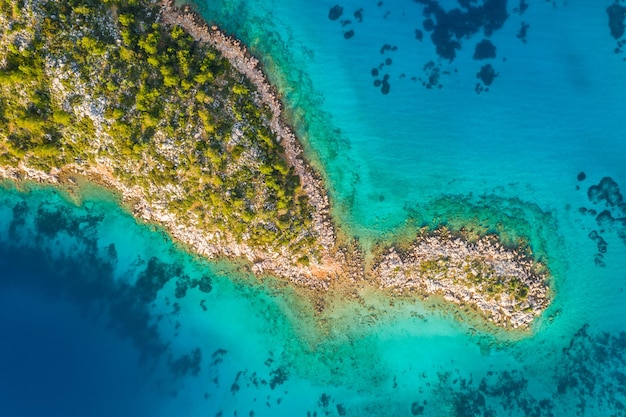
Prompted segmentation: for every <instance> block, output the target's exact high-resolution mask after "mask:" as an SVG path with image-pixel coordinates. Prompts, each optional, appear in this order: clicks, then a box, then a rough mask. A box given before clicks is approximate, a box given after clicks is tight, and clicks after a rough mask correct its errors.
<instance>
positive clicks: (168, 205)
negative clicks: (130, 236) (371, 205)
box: [0, 0, 550, 328]
mask: <svg viewBox="0 0 626 417" xmlns="http://www.w3.org/2000/svg"><path fill="white" fill-rule="evenodd" d="M4 3H7V2H6V1H5V2H4ZM9 3H11V2H8V3H7V4H9ZM74 3H78V4H72V5H69V4H65V3H64V2H58V3H57V2H46V1H43V0H32V1H26V2H25V7H24V8H22V9H21V10H18V9H16V8H9V9H8V8H7V7H3V10H2V12H0V19H1V20H0V24H1V25H2V27H6V28H8V30H7V31H5V32H3V33H2V35H1V38H0V50H6V51H7V52H5V53H0V77H1V78H2V80H0V81H5V82H4V83H0V85H2V87H1V88H0V93H1V94H0V100H3V101H4V102H11V103H14V104H13V105H12V106H7V108H6V109H5V110H4V111H3V113H2V114H1V115H0V176H1V177H3V178H6V179H10V180H13V181H18V182H19V181H24V180H30V181H37V182H41V183H46V184H55V185H64V186H66V185H71V184H72V183H74V182H76V181H77V180H79V179H80V178H86V179H87V180H89V181H94V182H97V183H100V184H102V185H105V186H106V187H107V188H109V189H111V190H113V191H115V192H116V193H118V194H119V195H120V196H121V198H122V200H123V202H124V204H126V205H127V206H128V207H129V208H130V209H131V210H132V212H133V213H134V214H135V216H136V217H138V218H141V219H143V220H145V221H147V222H151V223H156V224H158V225H160V226H162V227H164V228H165V229H166V230H167V231H168V232H169V233H170V234H171V235H172V236H173V237H174V238H175V239H177V240H178V241H180V242H181V243H183V244H185V245H187V246H188V247H189V248H190V249H191V250H193V251H194V252H196V253H198V254H199V255H201V256H205V257H208V258H213V259H215V258H230V259H236V260H243V261H244V262H245V263H247V264H248V265H250V268H251V270H252V271H253V272H254V273H255V274H256V275H258V276H262V275H272V276H276V277H278V278H280V279H283V280H286V281H289V282H292V283H294V284H296V285H298V286H299V287H302V288H308V289H312V290H313V292H314V293H315V294H316V297H322V298H323V297H324V293H326V292H332V291H333V290H334V289H336V288H339V287H343V288H345V287H353V288H357V287H359V286H362V285H365V284H366V283H370V284H373V285H374V286H376V287H378V288H379V289H380V290H381V291H386V292H388V293H389V296H390V297H395V296H397V295H398V294H404V295H408V296H428V295H430V294H435V295H439V296H443V297H444V298H445V299H446V300H449V301H451V302H454V303H457V304H462V305H465V306H468V307H471V308H473V309H475V310H477V311H478V312H479V313H481V314H483V315H484V316H485V317H486V318H487V319H488V320H490V321H492V322H494V323H496V324H498V325H501V326H505V327H514V328H517V327H522V328H523V327H527V326H528V325H529V324H530V323H531V322H532V321H533V319H534V318H535V317H536V316H538V315H539V314H541V312H542V311H543V310H544V309H545V308H546V307H547V305H548V304H549V302H550V292H549V288H548V272H547V269H546V268H545V267H544V266H543V265H541V264H539V263H538V262H537V261H536V260H534V259H533V256H532V253H530V252H529V251H527V250H523V249H522V247H521V246H520V247H519V248H509V247H506V246H504V245H503V244H502V243H500V241H499V240H498V238H497V237H496V236H480V237H470V236H469V235H467V234H465V233H463V232H456V233H452V232H451V231H448V230H444V229H439V230H434V231H433V230H422V231H421V232H419V233H417V235H416V237H415V240H414V241H412V242H409V243H402V244H400V243H395V244H393V245H392V244H391V243H389V244H387V245H386V247H385V245H384V244H383V247H382V249H380V250H379V251H377V252H376V254H373V253H364V251H363V250H362V249H361V248H360V246H359V244H358V242H357V241H356V240H355V239H351V238H349V237H343V234H342V233H340V228H339V226H338V225H337V224H336V223H335V222H334V221H333V218H332V216H331V206H330V202H329V199H328V195H327V192H326V190H325V187H324V183H323V181H322V178H321V176H320V175H319V174H318V173H317V172H316V171H315V170H314V169H313V168H312V167H311V166H310V165H309V164H308V163H307V161H306V159H305V157H304V155H303V150H302V147H301V145H300V143H299V142H298V139H297V138H296V136H295V135H294V133H293V131H292V129H291V128H290V127H289V125H288V124H287V122H286V118H285V116H284V112H283V107H282V104H281V101H280V100H281V97H280V94H279V93H278V92H277V91H275V89H274V88H273V87H272V86H271V85H270V83H269V82H268V80H267V77H266V76H265V74H264V73H263V68H262V66H261V64H260V63H259V60H258V59H256V58H255V57H254V56H252V55H251V54H250V52H249V51H248V50H247V48H246V47H245V46H244V45H242V44H241V42H240V41H238V40H237V39H235V38H233V37H231V36H228V35H227V34H225V33H223V32H221V31H220V30H219V29H218V28H217V27H215V26H209V25H207V24H206V23H205V22H204V20H203V19H202V18H201V16H200V15H198V14H197V13H195V12H194V11H193V10H192V9H190V8H189V7H188V6H184V7H177V6H176V5H175V4H174V3H173V1H171V0H167V1H163V2H161V3H158V4H156V3H151V2H139V1H136V2H128V3H132V4H128V3H126V2H117V1H112V2H109V4H107V5H104V4H101V3H92V2H89V1H84V4H83V3H81V2H74ZM9 5H10V4H9ZM4 6H6V4H5V5H4ZM35 31H39V32H40V33H42V34H43V35H42V36H35ZM70 44H72V45H77V48H76V50H74V49H69V47H68V46H69V45H70ZM72 48H73V47H72ZM7 81H10V82H11V83H8V82H7ZM366 260H367V261H366Z"/></svg>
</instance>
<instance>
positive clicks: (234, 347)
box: [0, 0, 626, 416]
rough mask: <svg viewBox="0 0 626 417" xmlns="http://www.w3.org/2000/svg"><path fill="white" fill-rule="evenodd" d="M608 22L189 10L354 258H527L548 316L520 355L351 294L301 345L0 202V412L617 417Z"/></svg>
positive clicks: (509, 8) (224, 1)
mask: <svg viewBox="0 0 626 417" xmlns="http://www.w3.org/2000/svg"><path fill="white" fill-rule="evenodd" d="M379 4H380V5H379ZM463 4H465V5H464V6H463ZM612 4H613V2H612V1H593V2H591V1H586V2H585V1H572V0H569V1H562V0H560V1H552V2H549V1H544V0H532V1H530V0H529V1H521V2H520V1H508V2H504V1H500V0H491V1H488V2H487V6H489V7H487V8H485V7H483V6H484V5H485V2H484V1H481V0H476V1H469V2H465V3H464V2H457V1H453V0H447V1H438V2H437V1H427V0H419V1H408V0H393V1H390V0H383V1H382V2H380V3H379V2H378V1H376V0H373V1H366V2H364V1H354V0H350V1H315V2H301V1H286V0H264V1H249V0H246V1H244V0H216V1H206V2H204V1H198V7H199V9H200V11H201V12H202V13H203V15H204V16H205V17H206V18H207V19H208V20H210V21H212V22H213V23H217V24H219V25H220V26H221V27H222V28H223V29H225V30H226V31H227V32H229V33H232V34H234V35H235V36H237V37H239V38H241V39H243V41H244V42H245V43H247V44H248V45H251V47H252V49H253V51H254V52H255V53H256V54H257V55H258V56H259V57H260V58H261V59H262V61H263V62H264V65H265V68H266V70H267V71H268V73H269V75H270V77H271V78H272V81H274V82H275V83H276V84H277V85H279V88H280V90H281V92H282V93H283V94H284V97H285V104H286V105H287V107H288V109H289V110H290V115H291V117H292V121H293V123H294V125H295V127H296V129H297V130H298V132H299V134H300V135H301V137H302V138H303V141H304V145H305V148H306V151H307V154H308V156H309V157H310V158H311V160H313V162H314V164H315V165H316V166H317V167H318V168H319V169H320V170H321V171H322V172H323V174H324V176H325V178H326V180H327V184H328V186H329V188H330V191H331V194H332V197H333V205H334V214H335V215H336V216H337V218H338V219H340V220H341V222H342V224H344V225H345V226H346V227H348V228H349V229H350V231H351V232H352V233H354V234H356V235H359V236H360V238H361V240H362V242H363V243H364V244H365V245H367V244H369V243H371V242H375V241H377V240H380V239H385V240H387V241H391V240H393V237H394V234H396V233H397V230H398V228H401V227H403V225H405V224H406V223H407V222H409V223H410V224H413V225H417V226H419V225H426V224H429V225H433V224H445V225H448V226H451V227H461V226H464V225H471V227H475V228H482V229H484V230H491V231H495V232H498V233H500V234H501V235H502V236H504V237H505V238H508V239H511V240H515V239H516V238H518V237H520V236H522V237H526V238H527V239H529V241H530V245H531V247H532V249H533V250H534V251H535V253H536V254H537V255H538V256H539V257H540V258H541V259H542V260H543V261H544V262H546V263H547V264H548V266H549V267H550V268H551V270H552V272H553V273H554V284H553V285H554V290H555V294H556V295H555V299H554V301H553V303H552V305H551V307H550V308H549V309H548V311H547V312H546V313H545V314H544V316H542V317H540V318H539V319H538V320H537V323H536V325H535V327H534V328H533V329H532V332H531V333H530V334H529V335H527V336H526V337H525V338H523V339H522V340H518V341H511V340H508V339H507V337H505V336H504V335H502V334H498V335H492V334H490V333H488V332H484V331H482V330H477V329H476V328H474V326H473V324H472V323H467V322H464V321H462V318H461V317H456V316H454V314H453V312H452V313H451V312H445V311H442V310H439V309H434V310H433V309H431V308H429V303H428V302H426V303H423V302H420V301H416V302H414V303H411V302H400V301H395V302H393V303H392V302H390V300H388V299H384V298H380V297H378V296H377V295H376V294H374V293H370V292H368V291H367V290H364V291H363V292H362V293H361V296H362V297H363V303H362V304H359V303H351V302H346V303H339V304H337V305H334V306H331V308H329V309H328V310H327V312H326V316H325V317H324V318H325V319H326V320H325V322H324V324H320V323H314V322H311V320H309V315H308V313H307V311H306V310H305V309H303V307H302V306H300V305H299V304H298V301H297V299H295V298H294V297H292V296H291V294H290V293H289V292H288V291H287V290H285V289H279V288H280V287H277V286H274V285H272V284H271V283H268V284H266V285H263V286H259V285H253V284H251V282H253V281H250V280H251V278H250V276H249V275H248V274H247V273H246V272H245V269H237V267H236V266H233V265H225V264H215V263H206V262H202V261H200V260H197V259H194V258H193V257H191V256H189V255H188V254H186V253H185V252H184V251H182V250H181V249H180V248H177V247H176V246H175V245H173V244H172V243H171V241H170V240H169V239H168V238H167V237H166V236H165V235H164V234H163V233H162V232H160V231H158V230H153V229H152V228H150V227H147V226H142V225H138V224H136V222H135V221H134V220H133V219H132V218H131V217H130V216H129V215H128V214H126V213H125V212H123V211H121V210H120V209H119V208H118V207H117V205H116V204H115V203H114V202H112V201H110V199H107V198H106V196H103V195H102V193H94V194H91V195H90V197H88V198H86V199H85V200H84V202H83V203H82V204H81V205H79V206H76V205H74V204H72V203H69V202H68V201H66V200H64V199H63V198H61V197H60V196H59V194H57V193H55V192H53V191H51V190H50V189H40V190H37V189H36V190H31V191H30V192H28V193H22V192H19V191H17V190H13V189H6V190H2V192H1V193H0V268H1V269H0V271H2V272H1V275H0V297H1V298H2V301H3V302H2V307H1V308H2V314H1V315H0V317H1V320H0V328H1V329H0V330H2V334H3V335H5V334H6V335H7V336H8V337H4V336H3V337H2V338H1V339H0V341H1V342H0V343H1V344H0V350H1V352H0V353H1V356H2V357H1V359H0V366H2V369H0V375H1V376H0V385H1V386H2V389H1V390H0V402H1V403H2V404H1V405H2V406H3V407H2V409H11V410H12V413H9V414H7V415H78V413H81V414H82V415H85V414H89V415H125V414H128V415H130V414H131V413H133V414H148V412H149V413H150V414H152V415H162V416H172V415H188V416H196V415H198V416H200V415H202V416H205V415H209V416H212V415H218V413H220V412H222V413H223V414H222V415H224V416H226V415H234V413H235V412H236V413H237V415H238V416H243V415H245V416H251V415H255V416H274V415H302V416H305V415H307V413H310V414H309V415H314V413H317V415H318V416H320V415H334V416H337V415H347V416H356V415H359V416H363V415H367V416H386V415H407V416H410V415H427V416H492V415H493V416H500V415H511V416H552V415H553V416H569V415H584V416H611V415H616V416H620V415H626V409H625V407H626V333H625V332H626V319H624V317H626V308H625V307H624V305H625V302H626V296H625V295H624V287H626V256H625V255H626V225H625V221H624V220H622V219H623V218H626V206H625V205H624V202H623V197H622V194H623V193H624V191H623V190H624V189H626V141H625V140H624V132H625V131H626V122H625V120H626V108H625V107H624V105H623V96H624V94H625V93H626V76H625V74H626V62H625V61H624V58H625V57H626V55H624V53H623V52H622V47H621V46H620V45H621V43H620V42H621V41H623V39H624V38H623V35H620V36H618V39H616V38H614V37H613V36H612V35H611V29H610V26H609V15H608V13H607V8H608V7H609V6H611V5H612ZM503 5H504V7H505V11H506V15H503V14H502V13H500V12H499V11H501V7H502V6H503ZM526 5H527V6H528V7H527V8H526V7H525V6H526ZM335 6H339V7H340V8H342V10H341V16H339V17H337V18H336V19H331V17H333V16H332V13H331V11H332V10H334V14H335V15H337V14H338V13H339V9H337V8H335ZM470 6H471V8H470ZM613 7H615V6H613ZM455 9H458V11H454V10H455ZM487 11H489V12H490V13H486V12H487ZM355 13H356V14H355ZM451 17H454V19H452V18H451ZM428 19H430V20H431V21H432V22H427V20H428ZM347 20H349V22H347ZM359 20H361V21H359ZM446 23H447V24H446ZM459 23H463V25H462V28H463V32H459V38H458V39H457V37H456V35H453V36H450V33H453V31H454V30H457V29H456V27H457V26H459ZM431 26H432V30H431V31H428V30H427V28H429V27H431ZM523 28H526V29H523ZM416 30H419V31H421V32H422V33H421V39H420V38H419V34H418V33H417V32H416ZM459 30H460V29H459ZM350 31H353V33H350ZM524 31H525V33H524ZM349 33H350V34H349ZM433 34H435V36H434V39H435V40H433V38H432V35H433ZM617 35H619V33H617ZM485 40H487V41H488V42H484V41H485ZM455 42H457V43H458V45H457V43H455ZM490 44H491V45H493V47H494V48H493V49H495V57H493V56H492V55H493V54H494V50H493V49H492V48H491V46H490ZM477 45H481V46H480V47H479V49H478V52H479V54H478V55H480V56H481V57H482V56H485V58H484V59H474V55H475V54H476V47H477ZM457 46H458V47H457ZM438 48H439V49H438ZM616 48H617V49H616ZM452 52H454V55H452ZM478 55H477V58H479V56H478ZM387 59H389V60H390V61H387ZM487 65H491V68H493V70H494V72H495V73H497V76H495V78H494V79H493V80H489V78H488V77H486V76H487V75H488V74H489V71H490V69H489V67H487V68H486V69H484V70H482V68H483V67H484V66H487ZM373 69H376V71H372V70H373ZM481 71H482V78H481V77H480V76H479V77H477V74H481ZM385 75H388V78H385ZM413 77H415V79H413ZM376 80H378V83H376ZM383 81H385V82H386V83H388V84H389V90H388V91H386V89H385V91H383ZM489 81H491V83H490V84H489V85H487V84H488V82H489ZM375 83H376V84H375ZM440 86H441V87H440ZM487 88H488V90H489V91H487ZM385 93H386V94H385ZM581 173H584V175H581ZM603 212H604V213H603ZM200 283H204V285H201V284H200ZM209 284H210V286H209ZM209 287H210V291H209ZM185 290H186V291H185ZM177 295H178V296H177ZM49 358H52V359H49ZM32 375H35V376H34V377H31V376H32ZM5 387H8V388H6V389H5ZM37 398H39V400H36V399H37ZM90 407H91V408H90ZM35 408H36V409H35ZM85 410H89V411H85ZM146 410H147V411H146ZM98 413H99V414H98ZM2 414H5V413H2Z"/></svg>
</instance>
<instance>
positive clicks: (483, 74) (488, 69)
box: [476, 64, 498, 86]
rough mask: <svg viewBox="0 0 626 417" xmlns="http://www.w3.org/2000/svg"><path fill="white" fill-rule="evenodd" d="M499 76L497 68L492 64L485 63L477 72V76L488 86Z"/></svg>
mask: <svg viewBox="0 0 626 417" xmlns="http://www.w3.org/2000/svg"><path fill="white" fill-rule="evenodd" d="M497 76H498V73H496V70H495V69H494V68H493V66H492V65H491V64H486V65H483V66H482V67H481V68H480V72H479V73H478V74H476V77H477V78H480V80H481V81H482V82H483V84H485V85H486V86H490V85H491V84H492V83H493V80H495V78H496V77H497Z"/></svg>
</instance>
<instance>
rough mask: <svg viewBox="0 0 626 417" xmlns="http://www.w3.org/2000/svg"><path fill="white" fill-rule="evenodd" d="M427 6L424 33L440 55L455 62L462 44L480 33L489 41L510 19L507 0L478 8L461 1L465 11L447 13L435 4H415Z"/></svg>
mask: <svg viewBox="0 0 626 417" xmlns="http://www.w3.org/2000/svg"><path fill="white" fill-rule="evenodd" d="M415 1H416V3H418V4H422V5H424V6H425V7H424V12H423V14H424V16H425V17H426V19H425V20H424V22H423V26H424V30H426V31H427V32H432V33H431V37H430V38H431V41H432V42H433V44H434V45H435V48H436V51H437V55H439V56H440V57H441V58H443V59H446V60H449V61H453V60H454V58H456V51H457V50H459V49H461V46H462V43H461V42H462V40H465V39H470V38H471V37H472V36H473V35H475V34H476V33H478V32H479V31H481V30H482V31H483V33H484V35H485V36H487V37H489V36H491V35H492V34H493V32H494V31H495V30H498V29H500V28H501V27H502V25H503V24H504V22H505V21H506V20H507V19H508V16H509V15H508V13H507V11H506V3H507V2H506V0H485V1H484V2H483V4H482V5H479V6H475V5H472V2H469V1H460V2H459V4H460V5H461V7H462V8H455V9H452V10H449V11H446V10H445V9H444V8H443V7H441V5H440V4H439V3H438V2H437V1H435V0H415Z"/></svg>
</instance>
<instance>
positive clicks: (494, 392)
mask: <svg viewBox="0 0 626 417" xmlns="http://www.w3.org/2000/svg"><path fill="white" fill-rule="evenodd" d="M589 327H590V326H589V325H587V324H586V325H584V326H582V327H581V328H580V329H579V330H578V331H577V332H576V333H575V334H574V335H572V337H571V338H570V340H569V343H568V344H567V345H566V347H565V348H564V349H563V350H562V351H561V352H560V353H559V357H558V358H556V360H555V361H554V362H551V363H549V364H546V365H547V366H548V368H544V370H543V372H544V375H545V376H546V377H548V378H550V379H551V380H552V381H551V383H550V384H548V385H546V388H547V389H546V390H544V391H537V390H536V387H532V386H530V384H529V380H528V379H527V377H526V376H525V375H524V373H523V372H522V370H518V369H511V370H503V371H487V372H486V375H485V376H484V377H482V378H476V377H475V376H473V375H461V374H460V373H459V372H458V371H455V372H441V373H438V374H437V376H438V378H439V382H438V385H437V388H436V392H437V397H438V398H437V399H438V403H440V404H450V405H451V406H452V413H451V415H454V416H468V417H469V416H472V417H475V416H490V417H495V416H504V415H523V416H533V417H555V416H561V415H580V416H586V415H606V416H609V415H613V416H621V415H623V414H624V413H623V411H624V410H626V408H625V407H624V405H625V404H626V373H625V372H626V370H625V366H626V332H623V331H622V332H619V333H608V332H598V333H592V332H591V331H590V328H589ZM413 405H414V406H415V409H414V408H413V407H411V411H412V414H413V415H418V414H416V413H415V412H414V411H417V410H418V408H417V407H418V406H419V402H414V403H413ZM618 410H619V411H618ZM616 411H618V412H616Z"/></svg>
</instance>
